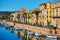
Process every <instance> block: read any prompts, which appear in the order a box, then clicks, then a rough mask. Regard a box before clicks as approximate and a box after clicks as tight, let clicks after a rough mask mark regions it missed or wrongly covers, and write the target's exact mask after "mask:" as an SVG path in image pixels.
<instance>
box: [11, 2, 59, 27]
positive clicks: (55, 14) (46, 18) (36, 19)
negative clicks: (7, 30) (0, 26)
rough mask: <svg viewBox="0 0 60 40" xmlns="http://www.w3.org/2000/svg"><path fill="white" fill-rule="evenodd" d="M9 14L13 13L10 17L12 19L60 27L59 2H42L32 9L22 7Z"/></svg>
mask: <svg viewBox="0 0 60 40" xmlns="http://www.w3.org/2000/svg"><path fill="white" fill-rule="evenodd" d="M11 15H13V18H12V17H11V20H12V19H13V21H17V22H21V23H27V24H31V25H40V26H47V25H54V26H56V27H57V28H60V25H59V23H60V21H59V20H60V2H54V3H51V2H48V3H42V4H40V6H39V8H35V9H34V10H26V9H25V8H22V9H21V10H19V11H18V12H15V13H12V14H11Z"/></svg>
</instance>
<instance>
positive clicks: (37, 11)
mask: <svg viewBox="0 0 60 40" xmlns="http://www.w3.org/2000/svg"><path fill="white" fill-rule="evenodd" d="M40 12H41V11H40V10H34V11H33V13H35V14H36V25H38V14H39V13H40Z"/></svg>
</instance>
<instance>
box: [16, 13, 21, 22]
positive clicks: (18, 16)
mask: <svg viewBox="0 0 60 40" xmlns="http://www.w3.org/2000/svg"><path fill="white" fill-rule="evenodd" d="M17 18H18V22H20V14H18V15H17Z"/></svg>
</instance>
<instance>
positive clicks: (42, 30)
mask: <svg viewBox="0 0 60 40" xmlns="http://www.w3.org/2000/svg"><path fill="white" fill-rule="evenodd" d="M7 24H9V25H14V22H9V21H7ZM15 26H16V27H20V28H23V29H26V30H30V31H33V32H38V33H40V34H47V35H50V34H54V29H52V28H43V27H38V26H31V25H27V24H20V23H15Z"/></svg>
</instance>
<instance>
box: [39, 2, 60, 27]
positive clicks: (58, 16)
mask: <svg viewBox="0 0 60 40" xmlns="http://www.w3.org/2000/svg"><path fill="white" fill-rule="evenodd" d="M44 5H45V6H44ZM45 8H46V9H45ZM40 10H42V11H44V10H47V12H46V14H47V24H48V23H49V24H51V25H54V26H56V24H58V25H57V28H60V24H59V23H60V21H59V20H60V2H54V3H50V2H48V3H46V4H41V5H40Z"/></svg>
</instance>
